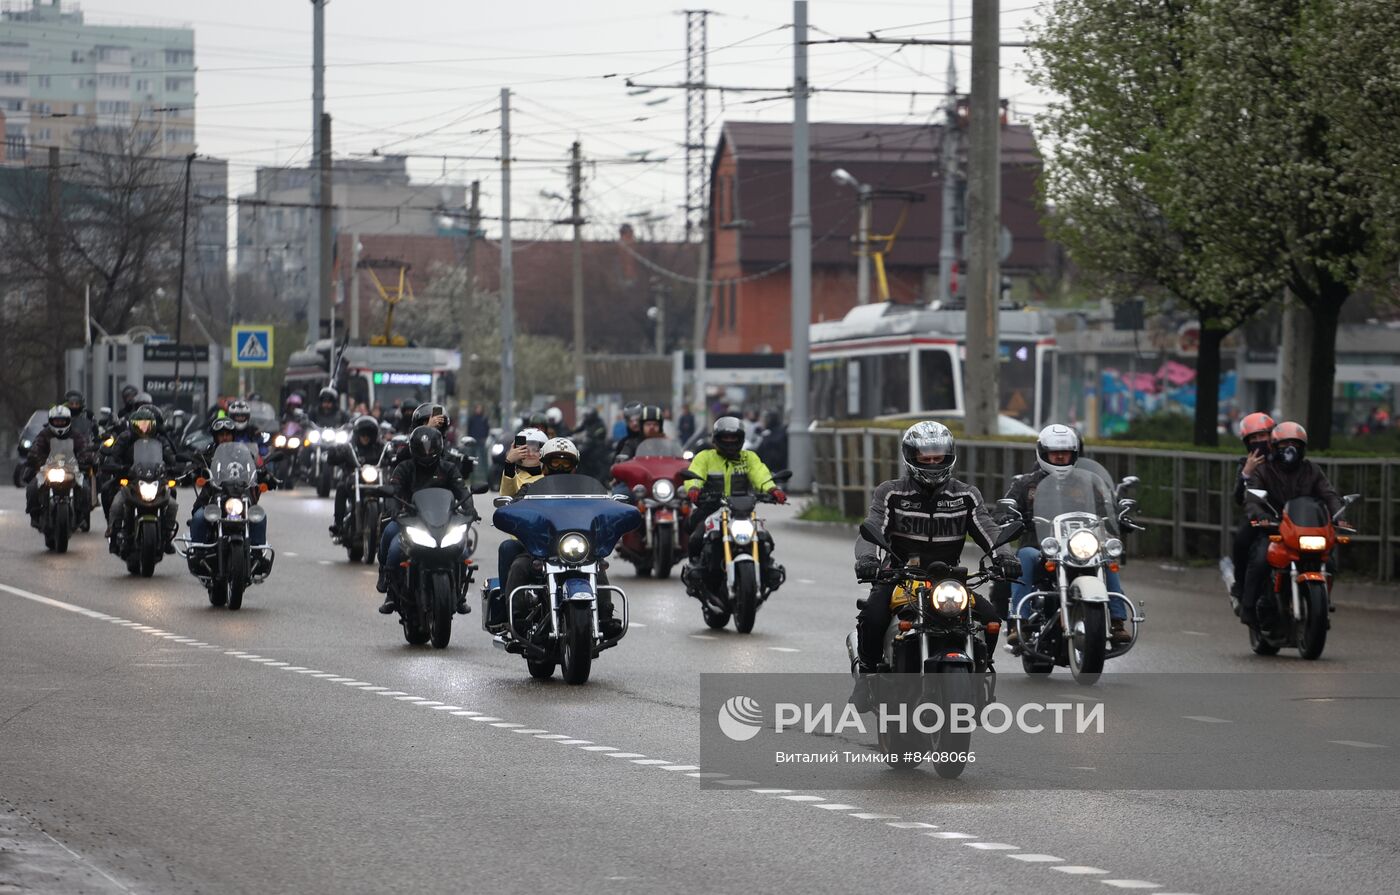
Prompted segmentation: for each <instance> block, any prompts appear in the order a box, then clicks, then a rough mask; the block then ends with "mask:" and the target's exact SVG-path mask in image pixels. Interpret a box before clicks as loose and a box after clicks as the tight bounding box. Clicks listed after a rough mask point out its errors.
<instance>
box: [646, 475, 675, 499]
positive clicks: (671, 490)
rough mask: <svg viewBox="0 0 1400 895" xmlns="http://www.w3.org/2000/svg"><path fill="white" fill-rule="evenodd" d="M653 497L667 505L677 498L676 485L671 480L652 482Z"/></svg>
mask: <svg viewBox="0 0 1400 895" xmlns="http://www.w3.org/2000/svg"><path fill="white" fill-rule="evenodd" d="M651 496H652V497H655V498H656V499H657V500H659V501H661V502H662V503H665V502H666V501H668V500H670V499H671V498H673V497H675V496H676V483H675V482H673V481H671V480H670V479H657V480H656V481H655V482H652V485H651Z"/></svg>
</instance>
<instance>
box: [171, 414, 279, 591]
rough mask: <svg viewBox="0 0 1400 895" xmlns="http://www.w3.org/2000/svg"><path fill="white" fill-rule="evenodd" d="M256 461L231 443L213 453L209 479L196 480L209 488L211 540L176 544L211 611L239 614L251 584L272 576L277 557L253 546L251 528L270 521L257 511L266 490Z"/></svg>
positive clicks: (247, 450)
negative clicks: (206, 595) (224, 609)
mask: <svg viewBox="0 0 1400 895" xmlns="http://www.w3.org/2000/svg"><path fill="white" fill-rule="evenodd" d="M257 474H258V461H257V457H256V455H255V454H254V452H253V448H252V447H251V446H250V445H248V444H246V443H241V442H228V443H226V444H221V445H219V446H218V447H217V448H215V449H214V456H213V457H211V458H210V461H209V478H208V480H207V481H206V480H205V479H203V478H198V479H196V480H195V485H196V487H198V488H203V487H205V485H206V484H207V485H210V486H212V487H213V489H214V494H213V495H212V497H211V498H210V500H209V502H208V503H206V504H205V505H204V507H203V508H202V509H201V510H200V512H201V513H203V514H204V521H205V522H206V523H208V525H209V533H210V535H211V536H212V540H211V541H210V542H209V543H204V544H199V543H195V542H194V541H192V540H191V539H189V538H176V539H175V540H176V542H177V543H181V544H183V545H184V546H185V548H186V550H185V559H186V560H187V561H188V563H189V568H190V573H191V574H192V575H194V576H195V577H196V578H198V579H199V581H200V583H201V584H203V585H204V588H205V590H206V591H208V593H209V605H211V606H225V605H226V606H228V608H229V609H239V608H241V607H242V605H243V594H244V592H245V591H246V590H247V589H248V586H249V585H250V584H262V583H263V582H264V581H266V580H267V576H268V575H269V574H270V573H271V572H272V562H273V560H274V559H275V553H274V551H273V549H272V547H270V546H267V545H255V544H253V542H252V538H251V528H252V526H253V525H255V524H257V523H259V522H262V521H263V520H265V519H266V518H267V511H266V510H264V509H263V508H262V507H260V506H258V505H257V502H256V500H257V496H258V494H260V493H261V491H262V490H265V486H260V485H258V484H257Z"/></svg>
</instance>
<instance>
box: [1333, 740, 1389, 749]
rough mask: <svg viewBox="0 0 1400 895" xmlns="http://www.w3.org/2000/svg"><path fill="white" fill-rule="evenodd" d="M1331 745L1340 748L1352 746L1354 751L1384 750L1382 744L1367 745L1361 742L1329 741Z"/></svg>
mask: <svg viewBox="0 0 1400 895" xmlns="http://www.w3.org/2000/svg"><path fill="white" fill-rule="evenodd" d="M1327 742H1329V743H1336V744H1337V745H1338V746H1351V747H1352V748H1353V749H1384V748H1385V746H1384V745H1382V744H1380V743H1366V742H1362V741H1361V740H1328V741H1327Z"/></svg>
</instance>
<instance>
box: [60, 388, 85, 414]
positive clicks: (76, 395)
mask: <svg viewBox="0 0 1400 895" xmlns="http://www.w3.org/2000/svg"><path fill="white" fill-rule="evenodd" d="M63 403H64V404H67V405H68V409H69V410H72V411H75V412H76V411H80V410H82V409H83V404H84V401H83V393H82V392H80V391H78V390H77V389H75V388H70V389H69V390H68V391H67V393H66V394H64V396H63Z"/></svg>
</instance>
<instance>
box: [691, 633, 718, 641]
mask: <svg viewBox="0 0 1400 895" xmlns="http://www.w3.org/2000/svg"><path fill="white" fill-rule="evenodd" d="M690 638H691V639H692V640H718V639H719V638H718V637H711V636H710V635H709V634H691V635H690Z"/></svg>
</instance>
